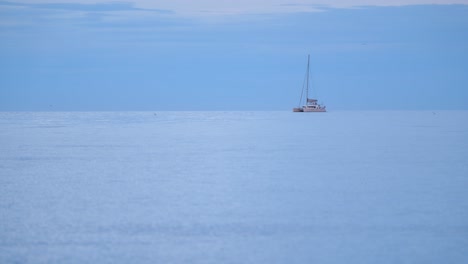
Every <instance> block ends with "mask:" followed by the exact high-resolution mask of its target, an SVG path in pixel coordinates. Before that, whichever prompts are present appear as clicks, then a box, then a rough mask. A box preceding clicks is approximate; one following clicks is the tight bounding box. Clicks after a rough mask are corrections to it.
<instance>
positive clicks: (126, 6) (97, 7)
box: [0, 1, 172, 13]
mask: <svg viewBox="0 0 468 264" xmlns="http://www.w3.org/2000/svg"><path fill="white" fill-rule="evenodd" d="M0 6H10V7H29V8H36V9H49V10H63V11H84V12H112V11H148V12H158V13H172V11H170V10H163V9H155V8H138V7H135V4H134V3H130V2H99V1H95V2H94V3H87V2H84V3H83V2H75V3H63V2H44V3H29V2H27V1H25V2H16V1H15V2H13V1H0Z"/></svg>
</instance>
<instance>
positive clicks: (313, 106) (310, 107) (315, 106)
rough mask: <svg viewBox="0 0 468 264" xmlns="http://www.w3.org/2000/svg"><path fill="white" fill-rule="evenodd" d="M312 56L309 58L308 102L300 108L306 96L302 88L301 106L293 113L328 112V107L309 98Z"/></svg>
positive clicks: (307, 78) (294, 109) (307, 77)
mask: <svg viewBox="0 0 468 264" xmlns="http://www.w3.org/2000/svg"><path fill="white" fill-rule="evenodd" d="M309 65H310V55H308V56H307V76H306V85H305V87H306V100H305V105H303V106H302V107H301V106H300V105H301V103H302V96H303V94H304V86H302V91H301V99H300V100H299V106H298V107H294V108H293V112H326V111H327V110H326V106H324V105H321V104H319V103H318V100H317V99H313V98H309V72H310V67H309Z"/></svg>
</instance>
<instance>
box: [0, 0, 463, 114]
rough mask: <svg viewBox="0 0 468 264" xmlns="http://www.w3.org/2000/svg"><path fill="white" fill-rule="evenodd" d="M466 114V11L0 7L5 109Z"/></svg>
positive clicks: (143, 0) (177, 1)
mask: <svg viewBox="0 0 468 264" xmlns="http://www.w3.org/2000/svg"><path fill="white" fill-rule="evenodd" d="M308 54H310V56H311V94H310V97H316V98H318V99H319V101H321V102H323V103H324V104H326V106H327V109H328V110H329V111H330V110H332V111H333V110H468V0H453V1H452V0H432V1H431V0H406V1H403V0H396V1H383V0H380V1H379V0H374V1H372V0H348V1H344V0H336V1H324V0H238V1H228V0H224V1H222V0H218V1H215V0H200V1H189V0H171V1H149V0H135V1H128V2H115V1H97V0H74V1H63V0H62V1H60V0H34V1H33V0H20V1H16V0H9V1H2V0H0V111H164V110H167V111H172V110H183V111H190V110H220V111H229V110H281V111H282V110H285V111H290V110H291V108H292V107H296V106H297V105H298V104H299V98H300V94H301V89H302V85H303V80H304V75H305V71H306V64H307V55H308Z"/></svg>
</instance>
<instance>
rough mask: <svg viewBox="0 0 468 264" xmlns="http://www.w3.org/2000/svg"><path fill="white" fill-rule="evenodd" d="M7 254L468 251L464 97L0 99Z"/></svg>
mask: <svg viewBox="0 0 468 264" xmlns="http://www.w3.org/2000/svg"><path fill="white" fill-rule="evenodd" d="M0 263H2V264H4V263H80V264H83V263H100V264H103V263H164V264H165V263H269V264H270V263H273V264H274V263H288V264H290V263H293V264H294V263H324V264H327V263H330V264H335V263H359V264H363V263H373V264H374V263H380V264H385V263H388V264H390V263H391V264H394V263H412V264H413V263H424V264H428V263H437V264H440V263H444V264H450V263H457V264H458V263H460V264H461V263H468V111H330V112H327V113H292V112H289V111H263V112H262V111H253V112H248V111H232V112H222V111H219V112H202V111H199V112H182V111H180V112H164V111H155V112H0Z"/></svg>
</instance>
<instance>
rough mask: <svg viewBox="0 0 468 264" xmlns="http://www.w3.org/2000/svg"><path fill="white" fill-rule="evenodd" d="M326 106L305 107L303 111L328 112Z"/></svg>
mask: <svg viewBox="0 0 468 264" xmlns="http://www.w3.org/2000/svg"><path fill="white" fill-rule="evenodd" d="M326 111H327V110H325V108H312V109H310V108H304V109H303V110H302V112H326Z"/></svg>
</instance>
